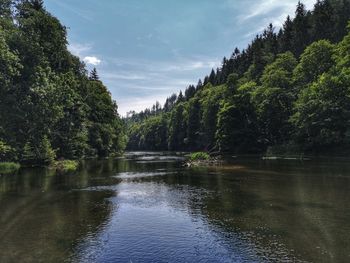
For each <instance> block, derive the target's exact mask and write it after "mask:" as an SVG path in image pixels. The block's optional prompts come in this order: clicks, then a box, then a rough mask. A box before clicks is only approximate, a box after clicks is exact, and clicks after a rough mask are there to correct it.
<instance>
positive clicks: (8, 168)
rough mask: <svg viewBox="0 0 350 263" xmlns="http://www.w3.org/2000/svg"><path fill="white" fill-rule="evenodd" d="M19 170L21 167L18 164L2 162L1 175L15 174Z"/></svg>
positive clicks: (0, 164) (0, 165)
mask: <svg viewBox="0 0 350 263" xmlns="http://www.w3.org/2000/svg"><path fill="white" fill-rule="evenodd" d="M19 168H21V165H20V164H18V163H11V162H0V175H1V174H14V173H16V172H17V171H18V170H19Z"/></svg>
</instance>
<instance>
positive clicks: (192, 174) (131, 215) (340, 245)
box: [0, 153, 350, 262]
mask: <svg viewBox="0 0 350 263" xmlns="http://www.w3.org/2000/svg"><path fill="white" fill-rule="evenodd" d="M182 160H183V158H182V157H181V155H180V154H177V155H170V156H169V153H162V154H159V153H135V154H128V155H126V156H125V158H120V159H114V160H101V161H86V162H84V163H83V166H82V167H83V168H82V169H81V171H79V172H77V173H75V174H68V175H56V174H55V173H53V172H52V171H50V170H45V169H27V170H22V171H21V172H20V173H19V174H18V175H15V176H3V177H0V211H1V214H0V248H1V249H0V262H276V261H278V262H281V261H282V262H348V261H350V252H349V251H350V238H349V237H348V233H350V220H349V219H350V202H349V201H350V200H349V199H350V196H349V194H348V193H349V188H350V165H349V164H348V162H346V161H341V160H340V161H336V162H334V161H329V160H321V161H318V162H316V161H310V162H304V163H302V162H297V161H259V160H256V159H240V160H230V161H229V162H228V163H226V164H225V165H223V166H221V167H209V168H184V167H183V166H182V162H181V161H182Z"/></svg>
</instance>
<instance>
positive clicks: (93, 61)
mask: <svg viewBox="0 0 350 263" xmlns="http://www.w3.org/2000/svg"><path fill="white" fill-rule="evenodd" d="M83 61H84V62H85V63H86V64H89V65H93V66H97V65H100V64H101V62H102V61H101V60H100V59H98V58H97V57H89V56H87V57H84V59H83Z"/></svg>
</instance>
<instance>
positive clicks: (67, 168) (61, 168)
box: [52, 160, 79, 173]
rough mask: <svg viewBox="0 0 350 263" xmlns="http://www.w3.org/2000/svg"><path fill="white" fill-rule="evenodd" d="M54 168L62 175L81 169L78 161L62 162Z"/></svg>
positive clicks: (54, 165) (56, 163)
mask: <svg viewBox="0 0 350 263" xmlns="http://www.w3.org/2000/svg"><path fill="white" fill-rule="evenodd" d="M52 167H53V168H54V169H55V170H56V171H57V172H61V173H67V172H74V171H76V170H77V169H78V167H79V162H78V161H72V160H62V161H57V162H54V164H53V165H52Z"/></svg>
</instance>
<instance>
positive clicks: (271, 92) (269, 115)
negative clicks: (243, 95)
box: [253, 52, 297, 145]
mask: <svg viewBox="0 0 350 263" xmlns="http://www.w3.org/2000/svg"><path fill="white" fill-rule="evenodd" d="M296 64H297V61H296V59H295V57H294V56H293V54H292V53H291V52H287V53H284V54H280V55H278V56H277V58H276V60H275V61H274V62H273V63H272V64H270V65H268V66H267V67H266V68H265V70H264V73H263V76H262V77H261V83H262V85H261V86H260V87H258V88H257V89H256V90H255V91H254V96H253V102H254V104H255V107H256V112H257V115H258V120H259V126H260V129H261V133H262V136H263V138H262V139H263V141H265V142H266V144H267V145H276V144H277V145H278V144H281V143H285V142H286V141H288V140H289V136H290V127H289V123H288V119H289V117H290V116H291V114H292V103H293V100H294V96H293V89H292V81H293V78H292V77H293V70H294V67H295V66H296Z"/></svg>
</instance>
